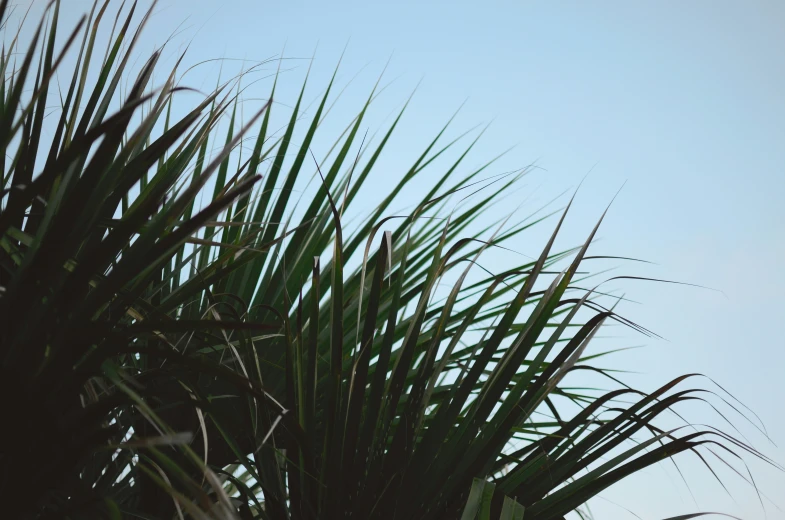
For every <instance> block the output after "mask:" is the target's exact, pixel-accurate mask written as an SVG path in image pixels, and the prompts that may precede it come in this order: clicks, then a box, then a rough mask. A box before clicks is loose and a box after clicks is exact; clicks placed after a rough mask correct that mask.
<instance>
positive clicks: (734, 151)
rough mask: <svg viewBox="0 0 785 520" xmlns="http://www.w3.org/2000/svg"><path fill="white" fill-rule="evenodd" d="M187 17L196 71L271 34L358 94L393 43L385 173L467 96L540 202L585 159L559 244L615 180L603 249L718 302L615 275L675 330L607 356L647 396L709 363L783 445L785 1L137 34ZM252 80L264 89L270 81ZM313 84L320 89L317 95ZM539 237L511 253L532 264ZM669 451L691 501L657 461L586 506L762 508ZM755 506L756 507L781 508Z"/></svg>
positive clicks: (71, 0)
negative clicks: (335, 72)
mask: <svg viewBox="0 0 785 520" xmlns="http://www.w3.org/2000/svg"><path fill="white" fill-rule="evenodd" d="M35 3H36V4H39V2H38V0H36V2H35ZM44 3H45V2H43V0H41V2H40V4H44ZM23 4H24V2H23ZM90 4H91V2H88V1H86V0H65V1H64V8H65V10H66V12H65V13H64V15H65V16H66V17H67V18H69V19H73V18H74V16H75V14H76V13H77V12H82V11H85V10H87V9H88V8H89V5H90ZM219 4H220V6H219ZM143 5H147V2H144V3H143ZM36 7H37V6H36ZM186 18H188V19H187V20H186ZM183 21H184V22H185V23H184V25H183V26H182V29H183V32H182V33H181V34H180V35H179V36H178V37H177V38H176V39H178V38H179V39H180V40H182V41H183V42H188V41H191V39H193V40H192V41H191V45H190V49H189V59H187V60H186V61H187V62H189V63H194V62H197V61H200V60H202V59H208V58H221V57H226V58H239V59H247V60H249V61H254V60H261V59H263V58H266V57H271V56H274V55H277V54H278V53H279V52H280V51H281V49H282V47H283V46H284V44H286V51H285V56H286V57H289V58H310V56H311V55H312V54H313V52H314V50H315V49H317V54H316V61H315V64H314V70H313V78H314V80H313V85H315V86H318V87H322V86H324V85H325V81H326V79H327V77H328V74H329V73H330V72H331V70H332V68H333V67H334V66H335V63H336V61H337V59H338V57H339V56H340V53H341V51H342V49H343V48H344V46H345V45H346V44H347V41H348V49H347V51H346V56H345V59H344V62H343V63H342V65H341V71H342V72H341V76H340V78H339V79H340V80H341V81H342V82H343V83H345V82H346V81H348V80H349V79H351V77H352V76H354V75H355V73H360V74H359V76H358V79H357V80H356V82H357V83H358V84H359V85H361V87H358V88H356V89H354V90H351V91H347V92H348V93H347V95H350V94H349V92H354V93H356V95H364V94H365V93H367V90H368V88H369V87H370V86H371V85H372V83H373V81H374V80H375V78H376V76H377V75H378V74H379V73H380V72H381V70H382V69H383V67H384V65H385V63H386V61H387V59H388V57H390V55H392V61H391V63H390V66H389V68H388V70H387V72H386V74H385V77H386V78H390V79H393V78H397V79H396V81H395V82H394V83H393V85H392V86H391V87H390V89H389V92H386V93H385V97H384V99H385V100H386V101H380V102H381V103H382V106H383V107H385V109H386V110H387V111H384V110H382V112H383V114H382V115H383V116H386V115H387V113H388V112H389V111H390V110H392V109H393V108H395V107H397V106H400V104H401V103H402V102H403V101H404V100H405V98H406V96H407V95H408V92H409V91H410V90H411V89H412V88H413V87H414V86H415V85H416V84H417V82H418V81H419V80H420V78H424V79H423V83H422V84H421V86H420V88H419V89H418V91H417V94H416V96H415V98H414V101H413V102H412V105H411V110H410V111H409V112H408V113H407V116H406V117H405V118H404V124H403V130H402V131H401V132H400V133H399V136H398V138H397V139H398V141H397V144H396V146H397V147H398V148H396V149H397V150H407V149H408V150H409V151H410V153H409V154H408V156H407V157H406V158H405V159H402V158H401V159H399V158H398V156H397V155H396V154H392V156H387V157H385V159H384V160H385V161H386V162H385V163H384V164H385V165H386V166H385V167H386V168H388V169H389V171H390V172H391V175H395V174H396V172H397V171H399V170H402V169H403V168H404V167H405V166H408V164H409V163H410V161H411V159H412V158H413V157H414V154H415V153H416V152H419V151H420V149H421V148H422V147H423V146H424V144H425V143H426V140H427V139H430V138H431V137H432V136H433V135H434V134H435V132H436V131H437V130H438V128H439V127H440V126H441V125H442V124H443V123H444V122H445V121H446V119H447V118H448V117H449V115H450V114H451V113H452V112H453V111H454V110H455V109H456V108H457V107H458V106H459V105H460V104H461V103H462V102H463V101H464V99H466V98H468V102H467V104H466V105H465V107H464V108H463V110H462V111H461V114H460V117H459V118H458V119H457V121H456V126H457V127H461V128H464V129H468V128H470V127H472V126H474V125H475V124H477V123H485V122H489V121H490V120H493V123H492V125H491V127H490V128H489V129H488V131H487V132H486V134H485V137H484V138H483V140H481V141H480V143H479V144H478V147H477V151H476V153H473V155H472V157H473V159H474V160H475V161H476V163H477V164H479V163H480V162H481V161H482V160H483V159H486V158H490V157H492V156H494V155H496V154H497V153H498V152H500V151H502V150H504V149H506V148H508V147H509V146H512V145H517V147H516V148H515V149H514V150H513V151H512V152H510V154H508V155H507V156H505V158H504V159H503V160H502V161H500V163H499V166H498V168H496V170H495V171H498V172H501V171H505V169H510V168H513V167H519V166H523V165H525V164H528V163H531V162H533V161H536V162H537V164H538V165H539V166H540V167H542V168H543V170H541V171H539V172H538V173H536V175H535V176H534V178H533V179H532V181H531V183H530V187H531V188H532V189H535V188H536V189H537V190H538V191H537V198H538V199H540V200H542V201H545V200H549V198H550V197H551V196H552V195H555V194H558V193H560V192H562V191H563V190H565V189H568V188H570V189H574V188H575V187H577V185H578V183H579V182H580V180H581V179H582V178H583V177H584V176H585V175H586V174H587V173H588V172H589V171H591V173H590V174H589V176H588V177H587V179H586V181H585V183H584V185H583V187H582V188H581V191H580V192H579V195H578V201H577V206H576V210H575V212H574V214H573V215H572V217H571V219H570V220H569V221H568V226H567V229H566V231H565V234H564V240H563V243H564V244H565V245H566V244H570V245H572V244H575V243H576V242H577V241H578V240H581V239H582V238H583V237H584V236H585V235H586V234H587V233H588V232H589V230H590V228H591V226H592V225H593V223H594V221H595V220H596V219H597V217H598V216H599V214H600V213H601V212H602V210H603V209H604V207H605V206H606V205H607V203H608V202H609V201H610V200H611V198H612V197H613V195H614V194H615V193H616V191H617V190H618V189H619V187H621V186H622V184H623V183H624V182H625V181H626V185H624V188H623V189H622V191H621V193H620V195H619V197H618V198H617V199H616V201H615V202H614V204H613V206H612V208H611V211H610V213H609V215H608V218H607V220H606V222H605V224H604V225H603V228H602V231H601V233H600V235H601V238H602V241H601V242H600V243H599V244H598V246H597V249H595V250H594V251H595V252H596V253H597V254H599V253H603V254H616V255H624V256H632V257H637V258H643V259H646V260H650V261H653V262H656V263H657V264H658V265H656V266H646V267H639V266H633V267H634V270H630V269H628V267H629V266H628V265H623V266H622V268H621V269H620V271H624V270H625V269H626V271H627V272H633V274H636V275H644V276H652V277H658V278H667V279H673V280H680V281H685V282H690V283H695V284H700V285H705V286H709V287H712V288H716V289H719V290H721V291H723V293H719V292H713V291H708V290H700V289H694V288H685V287H679V286H673V285H663V284H652V283H642V282H641V283H632V282H630V283H625V284H619V285H618V287H621V288H623V289H624V290H625V291H626V293H627V295H628V296H629V297H630V298H632V299H634V300H636V301H638V302H641V304H640V305H634V304H629V305H625V306H624V308H623V309H622V314H624V315H625V316H627V317H629V318H631V319H633V320H635V321H637V322H639V323H641V324H642V325H644V326H646V327H647V328H649V329H651V330H654V331H655V332H657V333H658V334H660V335H662V336H664V337H665V338H667V340H668V341H654V340H652V341H648V340H647V341H643V340H645V338H635V337H634V335H633V334H632V333H631V332H625V331H620V332H619V334H623V335H624V338H625V341H627V343H628V344H633V343H642V342H645V343H646V348H643V349H637V350H634V351H630V352H626V353H622V354H619V355H618V356H617V357H616V358H614V359H613V360H612V364H613V365H615V366H616V367H618V368H625V369H628V370H633V371H637V372H641V373H640V374H635V375H629V376H627V380H628V381H629V382H630V383H632V384H634V386H636V387H639V388H641V389H653V388H654V387H655V385H657V384H658V383H663V382H665V381H666V380H667V379H668V378H670V377H674V376H676V375H679V374H682V373H686V372H693V371H695V372H701V373H704V374H707V375H709V376H711V377H712V378H714V379H715V380H717V381H718V382H720V383H721V384H722V385H723V386H725V387H726V388H727V389H728V390H729V391H731V392H732V393H733V394H734V395H735V396H736V397H738V398H739V399H740V400H741V401H743V402H744V403H745V404H747V405H749V406H750V407H752V408H753V409H754V410H755V411H756V412H757V413H758V415H759V416H760V417H761V419H762V420H763V422H764V423H765V425H766V426H767V428H768V431H769V432H770V434H771V437H772V439H773V440H774V442H776V443H777V444H778V445H779V446H784V445H785V416H784V415H783V411H784V410H785V406H783V398H785V376H783V370H784V369H785V340H784V339H783V336H782V335H781V331H780V330H779V328H780V327H782V326H783V325H785V303H784V300H783V296H784V295H785V274H784V271H783V268H784V267H785V204H783V203H782V199H783V196H784V195H785V52H783V51H785V3H782V2H778V1H774V0H770V1H752V0H748V1H738V0H737V1H723V0H689V1H683V0H682V1H647V2H644V1H597V2H584V1H575V2H561V1H524V0H519V1H515V2H500V1H490V0H488V1H486V2H466V1H463V0H454V1H449V2H448V1H435V0H425V1H423V0H421V1H417V2H410V1H403V0H398V1H395V2H378V1H377V2H373V1H367V0H366V1H363V2H359V1H357V2H350V1H346V0H334V1H329V2H324V1H321V2H319V1H307V2H304V1H296V0H287V1H281V0H276V1H264V2H263V1H259V0H226V1H223V2H216V1H214V0H211V1H206V0H161V1H160V2H159V7H158V8H157V10H156V14H155V15H154V16H153V18H152V20H151V22H150V25H149V27H148V29H147V32H146V34H147V36H148V38H149V42H151V44H152V43H155V44H160V43H162V42H163V41H164V39H166V37H168V36H169V35H170V34H171V33H172V32H173V31H174V30H175V29H176V27H177V26H178V24H180V22H183ZM170 57H171V56H170ZM286 63H287V64H289V65H290V66H291V67H292V68H294V70H292V71H291V74H293V75H294V78H295V81H292V82H291V83H288V84H287V83H285V85H289V87H287V89H288V90H286V89H285V90H283V92H282V93H281V97H280V98H279V101H280V102H281V103H293V102H294V100H295V98H296V91H295V87H296V85H297V84H298V82H299V81H301V80H302V77H303V75H304V72H305V69H306V68H307V66H308V61H307V60H304V59H303V60H295V59H293V60H291V61H287V62H286ZM217 70H218V69H217V65H216V66H215V67H214V68H212V69H210V71H211V74H212V75H213V76H209V75H208V77H214V75H215V73H216V72H217ZM287 74H288V73H287ZM192 77H193V78H194V79H195V80H197V79H198V81H196V83H197V84H196V85H194V84H193V83H191V82H190V81H188V79H186V81H184V84H186V85H190V86H197V87H198V86H202V87H203V88H205V89H209V88H211V87H212V86H213V84H212V83H206V84H202V83H201V81H202V80H201V79H199V78H200V76H198V75H194V76H192ZM187 78H188V77H187ZM210 81H211V82H212V81H214V80H212V79H211V80H210ZM260 88H261V89H262V90H259V91H258V95H259V96H260V97H262V96H264V95H266V93H267V88H268V86H267V84H266V83H265V84H264V87H260ZM251 92H252V91H251ZM311 92H312V96H316V95H317V94H318V88H314V89H313V90H312V91H311ZM351 95H354V94H351ZM309 99H310V98H309ZM353 99H354V101H353V102H344V103H342V104H339V105H337V106H336V108H335V112H336V113H335V117H336V118H337V119H339V120H343V121H345V120H346V117H347V115H348V114H350V112H349V111H351V115H353V114H354V111H356V109H357V106H358V103H359V102H360V101H359V98H356V97H355V98H353ZM384 103H388V104H387V105H384ZM341 111H344V112H341ZM322 146H324V147H325V148H326V145H324V144H323V145H322ZM401 173H402V172H401ZM509 203H510V208H499V209H500V211H505V212H507V211H509V210H511V209H512V208H513V207H514V206H515V205H516V204H517V202H516V201H515V200H514V198H511V199H510V201H509ZM546 227H547V226H546ZM541 245H542V244H541V242H535V243H521V244H520V247H519V249H520V250H521V251H523V252H527V251H528V252H530V254H531V253H532V252H537V251H538V250H539V247H540V246H541ZM690 413H691V415H690V418H691V419H694V420H695V421H696V422H702V421H707V422H708V421H711V422H712V423H713V424H719V421H718V420H717V418H716V416H715V415H712V414H711V413H709V411H707V409H706V407H703V408H697V409H691V410H690ZM742 431H744V432H745V434H746V433H749V432H752V434H750V435H749V436H748V438H749V439H750V441H752V442H753V444H755V445H756V446H757V447H759V448H762V449H763V450H764V451H765V452H766V453H767V454H769V455H770V456H772V457H773V458H775V459H776V460H777V461H778V462H780V463H783V462H785V450H784V449H782V448H775V447H774V446H772V445H771V444H768V443H767V442H766V441H765V439H763V438H762V437H761V436H760V435H754V432H753V431H752V430H751V429H750V428H747V429H746V430H745V429H742ZM679 460H680V461H681V460H683V463H682V470H683V471H684V473H685V476H686V477H687V479H688V480H689V481H690V483H691V486H692V491H693V493H694V495H695V499H696V500H697V503H698V505H697V506H696V505H695V503H694V502H693V500H692V498H690V494H689V492H688V491H687V490H686V488H685V487H684V485H683V484H682V483H681V482H680V479H679V477H678V473H676V472H675V470H674V469H673V467H672V466H668V467H662V468H655V469H652V470H650V471H647V472H645V473H643V474H641V475H637V476H635V477H634V478H632V479H630V480H629V481H627V482H625V483H623V484H620V485H618V486H616V487H614V488H612V489H611V490H609V491H607V492H606V493H604V494H603V497H605V499H607V501H606V500H595V501H594V502H593V503H592V510H593V512H594V513H595V515H596V517H597V518H601V519H612V520H614V519H620V520H621V519H627V518H635V516H633V515H632V514H631V513H630V512H628V511H626V510H625V509H623V508H627V509H629V510H631V511H632V512H634V513H635V514H637V515H639V516H640V517H641V518H644V519H646V520H649V519H657V518H664V517H666V516H670V515H675V514H678V513H687V512H694V511H696V510H718V511H724V512H727V513H730V514H735V515H737V516H741V517H744V518H746V519H758V518H764V512H763V511H762V509H761V506H760V503H759V502H758V498H757V496H756V494H755V492H754V491H753V490H752V489H751V488H749V487H748V486H747V485H746V484H745V483H744V482H743V481H741V480H740V479H738V478H733V476H732V475H730V474H728V476H727V483H728V484H729V488H730V489H731V491H732V492H733V495H734V497H733V499H731V498H729V497H728V496H727V495H725V494H724V492H723V490H722V488H721V487H720V486H719V485H718V484H716V482H711V476H710V474H709V473H708V472H707V471H705V470H703V469H701V467H700V465H699V464H697V463H694V462H693V461H691V457H689V456H687V457H683V458H682V459H679ZM751 467H752V470H753V475H754V476H755V478H756V482H757V483H758V484H759V486H760V488H761V490H762V491H763V492H764V493H766V494H767V495H768V496H769V497H771V498H772V499H774V501H775V502H776V503H777V504H778V505H779V506H780V507H782V508H785V475H783V474H781V473H779V472H777V471H775V470H771V469H767V468H766V467H765V466H763V465H761V464H757V463H756V464H752V465H751ZM726 473H727V472H726ZM734 500H735V501H734ZM611 502H613V503H615V504H618V506H617V505H613V504H612V503H611ZM764 502H765V503H766V515H767V516H766V517H767V518H769V519H773V520H781V519H785V513H783V511H782V510H778V509H776V508H775V507H774V506H772V505H771V503H769V502H767V501H765V500H764ZM619 506H623V508H622V507H619Z"/></svg>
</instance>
